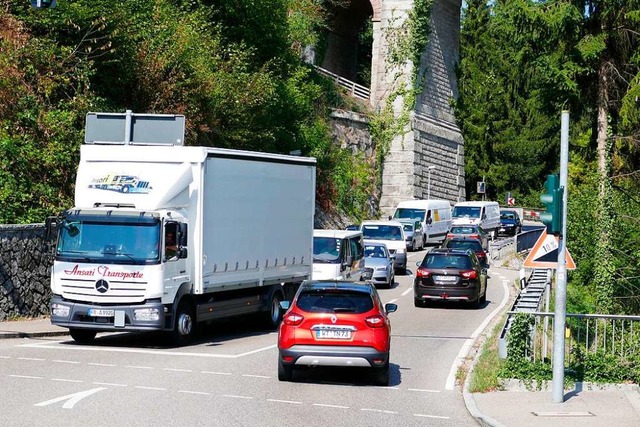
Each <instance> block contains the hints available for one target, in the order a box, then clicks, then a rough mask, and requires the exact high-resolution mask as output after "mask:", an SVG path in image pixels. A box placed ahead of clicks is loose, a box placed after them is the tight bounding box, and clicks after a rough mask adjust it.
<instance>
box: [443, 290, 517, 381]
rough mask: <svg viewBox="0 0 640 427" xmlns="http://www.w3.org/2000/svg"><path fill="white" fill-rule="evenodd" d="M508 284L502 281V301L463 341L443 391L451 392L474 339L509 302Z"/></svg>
mask: <svg viewBox="0 0 640 427" xmlns="http://www.w3.org/2000/svg"><path fill="white" fill-rule="evenodd" d="M508 282H509V281H508V280H503V281H502V290H503V291H504V294H503V297H502V301H500V305H499V306H498V307H497V308H496V309H495V310H493V311H492V312H491V314H489V315H488V316H487V317H486V318H485V319H484V321H483V322H482V323H481V324H480V326H478V327H477V328H476V330H475V331H473V333H472V334H471V336H470V337H469V338H467V339H466V340H465V342H464V344H462V347H461V348H460V351H459V352H458V355H457V356H456V358H455V359H454V361H453V364H452V365H451V369H449V375H448V376H447V381H446V382H445V385H444V388H445V390H453V389H454V388H455V385H456V373H457V372H458V368H460V366H462V363H463V362H464V359H465V357H466V356H467V354H468V353H469V350H470V349H471V346H472V345H473V343H474V341H475V340H476V337H477V336H478V335H480V332H482V331H483V329H484V328H485V327H486V326H487V324H488V323H489V322H490V321H491V319H493V318H494V316H495V315H497V314H498V313H499V312H500V311H501V310H502V308H503V307H504V306H505V305H507V302H508V301H509V287H508V285H507V283H508Z"/></svg>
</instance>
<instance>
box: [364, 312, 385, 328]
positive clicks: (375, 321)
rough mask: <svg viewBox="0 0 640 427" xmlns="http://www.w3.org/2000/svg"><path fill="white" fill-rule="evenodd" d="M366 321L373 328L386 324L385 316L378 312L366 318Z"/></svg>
mask: <svg viewBox="0 0 640 427" xmlns="http://www.w3.org/2000/svg"><path fill="white" fill-rule="evenodd" d="M364 321H365V323H366V324H367V325H369V327H371V328H382V327H383V326H384V317H382V316H380V315H379V314H376V315H375V316H369V317H367V318H366V319H364Z"/></svg>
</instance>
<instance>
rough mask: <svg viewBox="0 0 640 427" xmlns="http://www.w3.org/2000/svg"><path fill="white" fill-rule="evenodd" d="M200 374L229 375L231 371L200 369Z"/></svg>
mask: <svg viewBox="0 0 640 427" xmlns="http://www.w3.org/2000/svg"><path fill="white" fill-rule="evenodd" d="M200 373H201V374H209V375H231V372H212V371H200Z"/></svg>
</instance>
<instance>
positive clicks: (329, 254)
mask: <svg viewBox="0 0 640 427" xmlns="http://www.w3.org/2000/svg"><path fill="white" fill-rule="evenodd" d="M313 262H319V263H327V264H333V263H338V262H340V239H336V238H335V237H314V238H313Z"/></svg>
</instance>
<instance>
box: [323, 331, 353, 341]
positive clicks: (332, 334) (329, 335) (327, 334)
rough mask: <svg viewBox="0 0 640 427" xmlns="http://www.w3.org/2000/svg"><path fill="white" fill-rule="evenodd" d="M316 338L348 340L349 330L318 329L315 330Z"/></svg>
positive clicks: (349, 337) (349, 336)
mask: <svg viewBox="0 0 640 427" xmlns="http://www.w3.org/2000/svg"><path fill="white" fill-rule="evenodd" d="M316 338H317V339H337V340H348V339H351V331H348V330H346V329H320V330H318V331H316Z"/></svg>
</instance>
